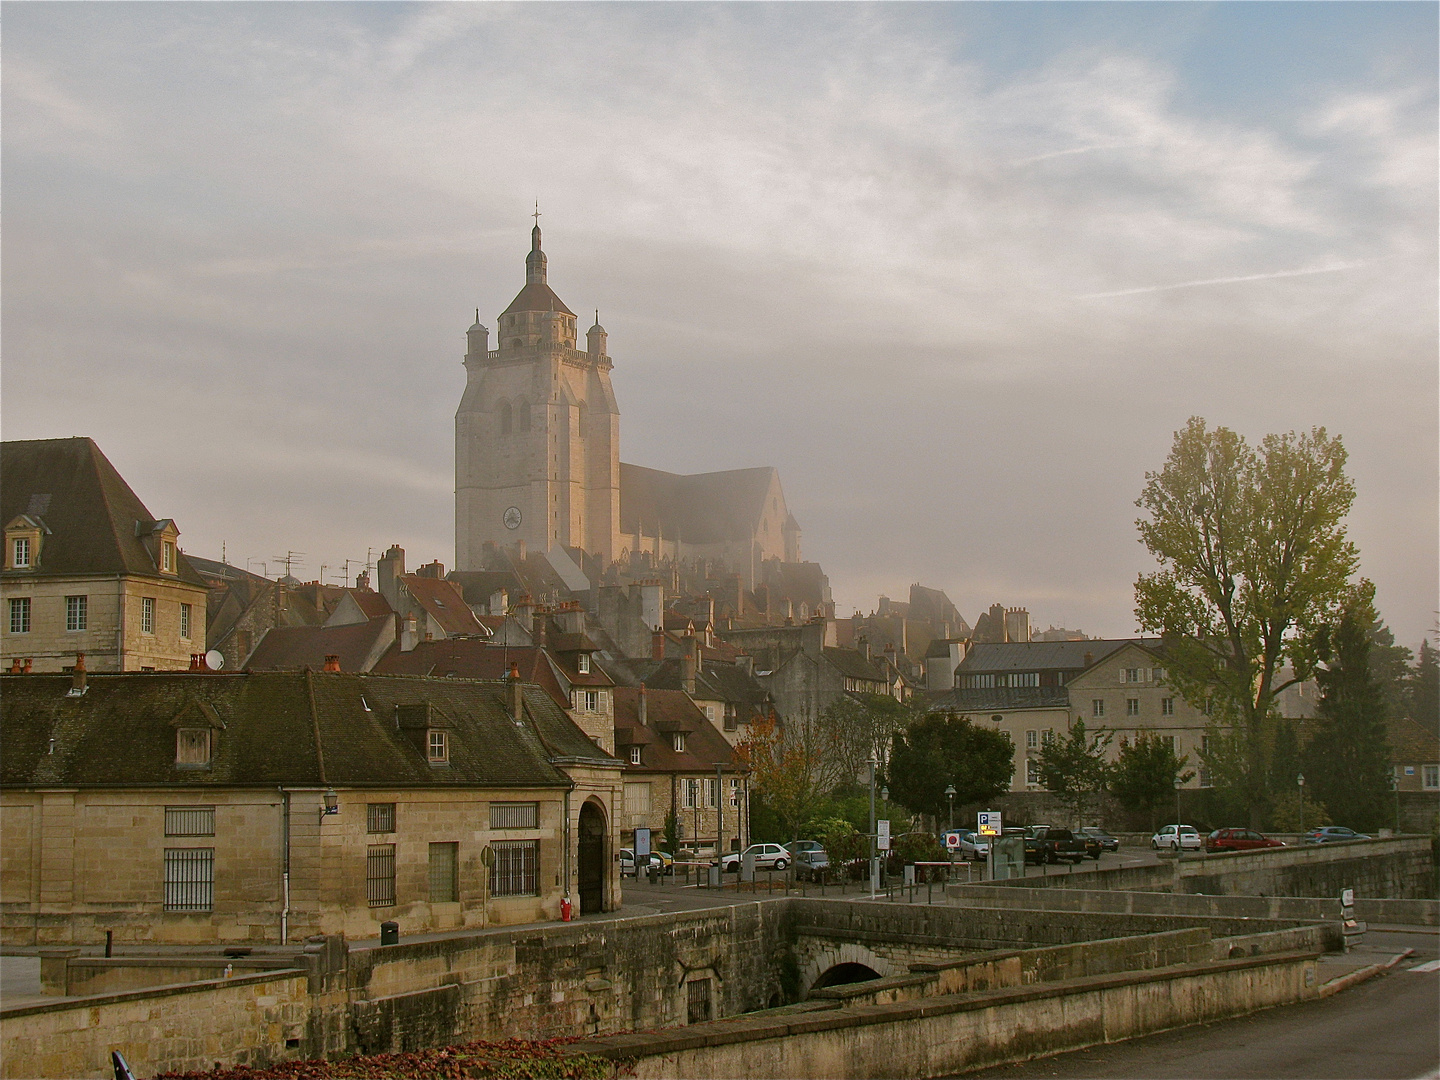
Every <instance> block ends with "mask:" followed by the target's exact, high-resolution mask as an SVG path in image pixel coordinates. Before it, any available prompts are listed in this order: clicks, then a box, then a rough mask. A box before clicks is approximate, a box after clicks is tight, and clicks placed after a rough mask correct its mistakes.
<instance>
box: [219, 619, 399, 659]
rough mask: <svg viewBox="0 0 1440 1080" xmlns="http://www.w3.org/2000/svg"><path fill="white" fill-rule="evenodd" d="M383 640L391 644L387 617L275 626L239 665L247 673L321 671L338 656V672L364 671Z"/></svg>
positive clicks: (392, 625)
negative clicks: (357, 621)
mask: <svg viewBox="0 0 1440 1080" xmlns="http://www.w3.org/2000/svg"><path fill="white" fill-rule="evenodd" d="M387 640H388V641H393V640H395V619H394V617H393V616H390V615H379V616H377V617H375V618H373V619H370V620H369V621H368V622H363V623H348V624H346V625H343V626H276V627H271V628H270V629H268V630H266V631H265V635H264V636H263V637H262V638H261V639H260V641H259V643H258V644H257V645H256V646H255V648H254V650H253V651H252V652H251V653H250V656H249V657H248V658H246V659H244V660H243V661H242V662H243V663H244V665H245V667H246V669H247V670H250V671H304V670H305V669H306V668H310V669H311V670H312V671H321V670H323V669H324V667H325V657H327V656H338V657H339V658H340V670H341V671H368V670H370V665H371V663H372V662H373V661H374V660H375V659H376V655H375V654H376V651H377V649H380V648H383V642H385V641H387Z"/></svg>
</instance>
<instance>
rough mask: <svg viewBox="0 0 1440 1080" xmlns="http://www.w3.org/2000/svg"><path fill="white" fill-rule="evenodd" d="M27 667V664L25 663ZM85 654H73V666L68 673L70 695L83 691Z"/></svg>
mask: <svg viewBox="0 0 1440 1080" xmlns="http://www.w3.org/2000/svg"><path fill="white" fill-rule="evenodd" d="M26 667H27V668H28V667H29V664H28V663H27V664H26ZM85 678H86V676H85V654H84V653H83V652H82V653H76V654H75V668H74V670H73V671H72V672H71V674H70V696H71V697H79V696H80V695H81V694H83V693H85Z"/></svg>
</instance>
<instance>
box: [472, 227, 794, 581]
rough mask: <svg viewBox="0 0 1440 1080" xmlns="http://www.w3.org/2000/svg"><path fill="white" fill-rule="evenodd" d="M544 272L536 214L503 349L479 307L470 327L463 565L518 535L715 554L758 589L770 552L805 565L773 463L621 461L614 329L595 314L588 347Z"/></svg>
mask: <svg viewBox="0 0 1440 1080" xmlns="http://www.w3.org/2000/svg"><path fill="white" fill-rule="evenodd" d="M546 278H547V273H546V258H545V252H544V251H543V250H542V249H541V245H540V226H539V224H538V222H537V224H536V226H535V228H534V229H533V230H531V234H530V253H529V254H528V255H527V256H526V257H525V286H524V288H522V289H521V290H520V292H519V293H518V294H517V295H516V296H515V299H514V300H512V301H511V302H510V306H509V307H507V308H506V309H505V310H504V311H503V312H502V313H501V314H500V319H499V322H498V327H497V333H496V338H497V340H496V345H497V346H498V347H497V348H494V349H492V348H490V331H489V329H488V328H487V327H485V326H482V325H481V324H480V320H479V312H478V311H477V312H476V320H475V325H473V326H472V327H470V330H469V332H468V333H467V341H466V344H467V350H466V354H465V360H464V363H465V372H466V382H465V394H464V396H463V397H462V398H461V400H460V408H459V409H458V410H457V411H456V413H455V561H456V567H457V569H459V570H472V569H473V570H478V569H482V568H483V567H484V551H485V547H486V545H487V544H491V545H495V546H497V547H498V546H504V545H511V544H514V543H516V542H517V541H524V543H525V545H526V546H527V548H529V549H530V550H538V551H546V552H548V551H552V550H553V549H555V548H564V549H566V550H567V551H569V552H570V553H571V554H572V555H573V554H575V553H577V552H584V553H586V554H587V555H588V556H590V557H591V560H594V561H595V562H598V564H599V565H600V566H602V567H608V566H610V565H611V564H612V563H616V562H626V561H628V560H630V559H631V557H632V556H634V555H647V556H650V557H652V558H653V559H654V560H656V561H657V562H664V561H670V562H674V563H679V562H682V561H689V560H695V559H706V560H710V561H711V562H719V563H724V564H725V565H726V566H727V567H728V568H729V570H730V571H731V572H734V573H739V574H740V575H741V578H742V579H743V580H744V582H745V584H746V586H747V587H754V585H755V583H756V582H757V581H758V580H759V579H760V575H761V566H762V564H763V563H764V562H765V561H766V560H768V559H779V560H781V561H782V562H799V561H800V527H799V525H798V524H796V521H795V519H794V517H792V516H791V515H790V512H789V510H788V509H787V508H786V506H785V493H784V492H783V491H782V490H781V487H780V477H779V474H778V473H777V472H776V471H775V470H774V469H773V468H758V469H733V470H730V471H726V472H714V473H699V474H696V475H690V476H681V475H677V474H674V473H667V472H661V471H660V470H657V469H648V468H643V467H641V466H639V465H627V464H622V463H621V461H620V409H619V406H618V405H617V403H616V401H615V391H614V389H613V388H612V386H611V384H610V369H611V368H612V367H613V366H614V365H613V362H612V360H611V358H610V355H609V353H608V350H607V340H606V333H605V328H604V327H602V326H601V325H600V324H599V322H598V320H597V322H596V323H595V325H594V326H592V327H590V329H589V330H588V331H586V334H585V348H584V349H583V350H581V349H579V348H577V335H578V326H577V321H576V317H575V313H574V312H573V311H571V310H570V309H569V308H568V307H566V306H565V303H564V301H562V300H561V299H560V297H558V296H557V295H556V294H555V292H554V290H553V289H551V288H550V285H549V283H548V281H547V280H546ZM591 560H581V559H576V560H575V561H576V562H577V563H581V564H583V563H584V562H587V561H591Z"/></svg>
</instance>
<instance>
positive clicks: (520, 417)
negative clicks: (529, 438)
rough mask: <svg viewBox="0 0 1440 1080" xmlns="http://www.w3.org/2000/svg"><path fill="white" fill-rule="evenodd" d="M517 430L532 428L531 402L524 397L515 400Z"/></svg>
mask: <svg viewBox="0 0 1440 1080" xmlns="http://www.w3.org/2000/svg"><path fill="white" fill-rule="evenodd" d="M515 430H516V431H529V430H530V403H529V402H528V401H526V400H525V399H524V398H521V399H520V400H519V401H517V402H515Z"/></svg>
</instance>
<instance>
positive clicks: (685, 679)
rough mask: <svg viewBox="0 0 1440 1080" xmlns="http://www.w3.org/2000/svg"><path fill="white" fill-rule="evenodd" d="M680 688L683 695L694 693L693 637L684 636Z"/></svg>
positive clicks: (691, 635) (690, 635) (692, 635)
mask: <svg viewBox="0 0 1440 1080" xmlns="http://www.w3.org/2000/svg"><path fill="white" fill-rule="evenodd" d="M680 686H681V689H683V690H684V691H685V693H687V694H690V695H692V696H693V695H694V693H695V635H694V634H686V635H685V654H684V655H683V656H681V657H680Z"/></svg>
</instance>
